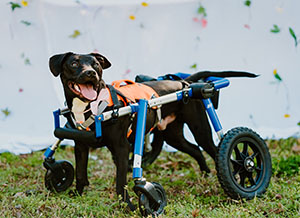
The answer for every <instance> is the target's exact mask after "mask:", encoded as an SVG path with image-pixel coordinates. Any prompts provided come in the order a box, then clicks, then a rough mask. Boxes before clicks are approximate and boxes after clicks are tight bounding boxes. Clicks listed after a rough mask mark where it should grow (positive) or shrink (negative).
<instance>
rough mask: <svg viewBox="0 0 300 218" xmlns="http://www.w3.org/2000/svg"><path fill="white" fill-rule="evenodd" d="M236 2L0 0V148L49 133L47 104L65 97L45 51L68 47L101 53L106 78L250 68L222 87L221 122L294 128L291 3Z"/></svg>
mask: <svg viewBox="0 0 300 218" xmlns="http://www.w3.org/2000/svg"><path fill="white" fill-rule="evenodd" d="M245 2H246V1H243V0H240V1H232V0H202V1H201V0H147V1H146V0H145V1H138V0H118V1H116V0H114V1H109V0H86V1H83V0H64V1H60V0H27V1H24V0H22V1H21V0H15V1H13V2H11V3H10V1H8V0H7V1H5V0H2V1H1V2H0V17H1V20H0V48H1V52H0V75H1V78H2V79H1V81H2V84H1V86H0V110H1V111H0V139H1V140H0V152H3V151H10V152H14V153H17V154H19V153H27V152H31V151H32V150H37V149H41V148H45V147H47V146H48V145H49V144H51V143H53V142H54V141H55V138H54V136H53V118H52V111H53V110H55V109H57V108H58V107H63V103H64V99H63V91H62V88H61V84H60V81H59V79H58V78H54V77H53V76H52V74H51V73H50V71H49V69H48V59H49V57H50V56H51V55H53V54H56V53H63V52H67V51H73V52H76V53H89V52H92V51H99V52H100V53H102V54H103V55H105V56H106V57H107V58H108V59H109V60H110V61H111V62H112V67H111V68H110V69H108V70H106V71H105V72H104V79H105V81H107V82H111V81H113V80H115V79H120V78H129V79H134V77H135V75H136V74H139V73H143V74H148V75H152V76H158V75H162V74H166V73H175V72H186V73H193V72H196V71H200V70H215V71H220V70H244V71H249V72H254V73H256V74H259V75H260V77H259V78H256V79H247V78H244V79H232V80H231V85H230V87H228V88H226V89H224V90H222V91H221V98H220V106H219V109H218V115H219V117H220V119H221V123H222V125H223V127H224V130H225V131H226V130H228V129H230V128H232V127H235V126H240V125H243V126H249V127H251V128H253V129H254V130H256V131H257V132H259V133H260V134H261V135H262V136H263V137H276V138H281V137H288V136H299V135H300V134H299V129H300V127H299V121H300V101H299V93H300V86H299V85H298V84H299V78H300V72H299V71H300V61H299V60H300V59H299V58H300V55H299V51H298V50H299V48H298V46H297V45H296V41H298V38H297V36H298V37H299V38H300V16H299V9H300V1H295V0H264V1H258V0H252V1H250V2H251V4H250V6H247V5H246V4H245ZM12 3H14V5H12ZM12 6H17V7H14V10H12ZM18 6H19V7H18ZM271 30H272V31H271ZM293 33H294V35H293ZM299 43H300V42H299ZM274 72H275V73H276V72H277V74H274ZM279 78H280V79H279Z"/></svg>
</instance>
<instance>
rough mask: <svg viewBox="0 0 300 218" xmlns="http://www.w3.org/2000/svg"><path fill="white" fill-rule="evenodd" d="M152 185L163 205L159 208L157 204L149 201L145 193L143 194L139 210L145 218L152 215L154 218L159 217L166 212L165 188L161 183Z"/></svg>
mask: <svg viewBox="0 0 300 218" xmlns="http://www.w3.org/2000/svg"><path fill="white" fill-rule="evenodd" d="M152 184H153V185H154V187H155V190H156V191H157V194H158V195H159V198H160V199H159V200H160V201H161V203H160V204H159V206H158V205H157V204H156V203H155V202H151V200H150V199H148V197H147V196H146V195H145V194H144V193H141V194H140V195H139V208H140V212H141V214H142V215H143V216H145V217H147V216H149V215H152V217H157V216H158V215H160V214H162V213H163V212H164V207H165V206H166V205H167V198H166V192H165V190H164V188H163V187H162V186H161V185H160V184H159V183H156V182H152Z"/></svg>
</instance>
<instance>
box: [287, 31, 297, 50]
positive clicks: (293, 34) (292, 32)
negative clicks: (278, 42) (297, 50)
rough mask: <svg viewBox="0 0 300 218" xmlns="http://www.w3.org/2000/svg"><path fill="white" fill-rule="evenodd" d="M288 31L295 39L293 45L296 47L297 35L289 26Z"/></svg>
mask: <svg viewBox="0 0 300 218" xmlns="http://www.w3.org/2000/svg"><path fill="white" fill-rule="evenodd" d="M289 31H290V34H291V36H292V37H293V38H294V40H295V46H296V47H297V45H298V40H297V36H296V34H295V32H294V30H293V29H292V28H291V27H289Z"/></svg>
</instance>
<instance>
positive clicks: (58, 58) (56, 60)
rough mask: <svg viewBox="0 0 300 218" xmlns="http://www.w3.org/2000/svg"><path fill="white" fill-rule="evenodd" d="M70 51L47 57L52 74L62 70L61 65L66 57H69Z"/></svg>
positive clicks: (56, 74) (55, 74)
mask: <svg viewBox="0 0 300 218" xmlns="http://www.w3.org/2000/svg"><path fill="white" fill-rule="evenodd" d="M71 54H73V53H72V52H67V53H64V54H57V55H53V56H52V57H51V58H50V59H49V68H50V71H51V72H52V74H53V75H54V76H58V75H59V74H60V73H61V72H62V70H63V69H62V65H63V63H64V61H65V60H66V58H67V57H69V56H70V55H71Z"/></svg>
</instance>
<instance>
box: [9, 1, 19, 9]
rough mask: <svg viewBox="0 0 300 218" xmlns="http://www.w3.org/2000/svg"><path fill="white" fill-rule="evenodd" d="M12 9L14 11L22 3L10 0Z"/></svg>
mask: <svg viewBox="0 0 300 218" xmlns="http://www.w3.org/2000/svg"><path fill="white" fill-rule="evenodd" d="M9 4H10V7H11V10H12V11H14V10H15V9H16V8H21V5H20V4H18V3H15V2H9Z"/></svg>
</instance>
